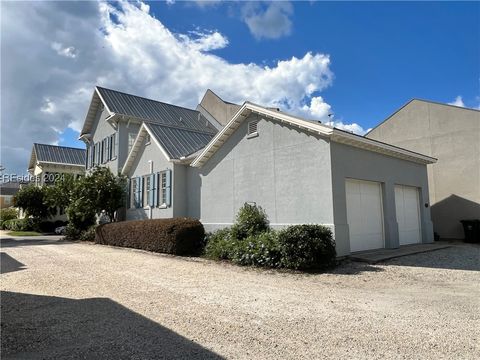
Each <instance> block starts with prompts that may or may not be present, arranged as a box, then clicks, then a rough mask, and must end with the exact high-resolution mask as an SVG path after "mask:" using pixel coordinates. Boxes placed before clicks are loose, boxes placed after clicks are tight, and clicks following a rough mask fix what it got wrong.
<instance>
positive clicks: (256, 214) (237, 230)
mask: <svg viewBox="0 0 480 360" xmlns="http://www.w3.org/2000/svg"><path fill="white" fill-rule="evenodd" d="M269 229H270V227H269V222H268V217H267V214H266V212H265V210H263V209H262V207H260V206H257V205H255V204H254V205H250V204H248V203H245V204H244V205H243V206H242V207H241V208H240V210H239V211H238V214H237V217H236V220H235V223H234V224H233V226H232V230H231V231H232V237H233V238H235V239H237V240H243V239H245V238H247V237H248V236H252V235H257V234H261V233H262V232H265V231H268V230H269Z"/></svg>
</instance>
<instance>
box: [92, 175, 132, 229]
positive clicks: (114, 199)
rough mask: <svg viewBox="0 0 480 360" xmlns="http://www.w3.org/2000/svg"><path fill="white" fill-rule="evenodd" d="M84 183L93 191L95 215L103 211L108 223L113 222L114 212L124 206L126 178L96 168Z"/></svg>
mask: <svg viewBox="0 0 480 360" xmlns="http://www.w3.org/2000/svg"><path fill="white" fill-rule="evenodd" d="M85 181H86V183H87V184H88V187H89V188H90V189H92V190H94V191H93V194H92V197H93V198H94V199H95V200H94V203H95V211H96V213H97V214H100V213H101V212H102V211H105V212H106V214H107V215H108V217H109V218H110V221H115V212H116V211H117V210H118V209H119V208H121V207H122V206H124V204H125V189H126V178H125V177H123V176H115V175H113V173H112V172H111V171H110V169H109V168H104V167H96V168H95V169H93V172H92V173H91V174H90V175H89V176H87V177H85Z"/></svg>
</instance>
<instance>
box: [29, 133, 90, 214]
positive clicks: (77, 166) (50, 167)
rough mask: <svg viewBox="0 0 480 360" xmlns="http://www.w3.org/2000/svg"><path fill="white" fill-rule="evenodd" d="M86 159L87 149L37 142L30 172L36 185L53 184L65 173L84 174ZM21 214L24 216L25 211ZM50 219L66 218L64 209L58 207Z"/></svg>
mask: <svg viewBox="0 0 480 360" xmlns="http://www.w3.org/2000/svg"><path fill="white" fill-rule="evenodd" d="M85 161H86V152H85V149H78V148H72V147H66V146H56V145H47V144H37V143H35V144H33V147H32V153H31V155H30V162H29V164H28V172H29V174H30V176H31V178H32V180H33V184H35V185H36V186H43V185H51V184H54V183H55V181H57V180H59V179H61V178H62V176H64V175H65V174H71V175H73V176H74V177H79V176H84V175H85ZM20 216H22V217H23V213H21V214H20ZM50 220H52V221H55V220H62V221H64V220H66V215H65V213H64V209H62V208H59V209H57V213H56V214H55V215H54V216H53V218H52V219H50Z"/></svg>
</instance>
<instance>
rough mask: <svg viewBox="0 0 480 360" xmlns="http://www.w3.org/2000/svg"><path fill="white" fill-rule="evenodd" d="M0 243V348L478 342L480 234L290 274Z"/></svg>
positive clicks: (89, 248)
mask: <svg viewBox="0 0 480 360" xmlns="http://www.w3.org/2000/svg"><path fill="white" fill-rule="evenodd" d="M2 243H3V244H2V249H1V251H2V272H3V274H2V275H1V290H2V299H1V300H2V309H1V315H2V339H1V340H2V341H1V342H2V358H4V359H7V358H56V359H58V358H103V359H107V358H112V359H122V358H133V359H147V358H157V359H158V358H231V359H251V358H261V359H280V358H291V359H293V358H295V359H298V358H309V359H311V358H335V359H337V358H353V359H399V358H400V359H413V358H415V359H474V358H478V354H479V353H480V345H479V344H480V317H479V314H480V300H479V299H480V290H479V284H480V269H479V267H480V264H479V263H480V247H479V246H473V245H458V246H454V247H452V248H448V249H443V250H438V251H435V252H430V253H423V254H418V255H414V256H409V257H404V258H398V259H395V260H392V261H389V262H388V263H385V264H383V265H375V266H372V265H366V264H361V263H345V264H344V265H342V266H341V267H339V268H338V269H336V270H335V271H333V272H330V273H324V274H298V273H288V272H277V271H264V270H256V269H247V268H241V267H236V266H232V265H228V264H222V263H215V262H211V261H207V260H203V259H190V258H176V257H171V256H166V255H158V254H151V253H147V252H142V251H136V250H130V249H119V248H113V247H107V246H101V245H93V244H87V243H68V242H63V241H46V242H44V241H40V240H39V239H34V240H23V241H20V240H8V239H2Z"/></svg>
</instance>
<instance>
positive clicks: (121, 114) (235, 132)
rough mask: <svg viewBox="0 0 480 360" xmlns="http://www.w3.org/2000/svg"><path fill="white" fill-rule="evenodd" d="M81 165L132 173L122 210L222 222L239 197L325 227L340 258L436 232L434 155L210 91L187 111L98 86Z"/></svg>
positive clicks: (278, 218)
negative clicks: (431, 183)
mask: <svg viewBox="0 0 480 360" xmlns="http://www.w3.org/2000/svg"><path fill="white" fill-rule="evenodd" d="M80 139H82V140H83V141H84V142H85V143H86V144H87V161H86V167H87V169H89V168H91V167H92V166H95V165H102V166H108V167H110V168H111V169H112V171H114V172H119V173H122V174H124V175H126V176H127V177H128V178H129V179H130V185H129V200H128V202H127V204H126V209H125V213H124V215H125V218H126V219H127V220H128V219H146V218H168V217H183V216H188V217H194V218H198V219H200V220H201V221H202V223H203V224H204V226H205V227H206V229H207V230H214V229H218V228H221V227H225V226H229V225H231V224H232V223H233V221H234V218H235V214H236V213H237V211H238V209H239V208H240V207H241V206H242V205H243V204H244V203H246V202H249V203H255V204H257V205H259V206H262V207H263V208H264V209H265V211H266V212H267V214H268V216H269V219H270V223H271V225H272V227H278V228H280V227H284V226H286V225H291V224H305V223H309V224H323V225H326V226H328V227H330V228H331V229H332V231H333V233H334V236H335V240H336V246H337V253H338V255H340V256H342V255H348V254H350V253H352V252H357V251H364V250H371V249H378V248H396V247H398V246H400V245H407V244H414V243H428V242H432V241H433V229H432V223H431V221H430V200H429V189H428V178H427V165H428V164H433V163H435V161H436V159H435V158H433V157H430V156H426V155H422V154H420V153H417V152H414V151H411V150H406V149H404V148H401V147H397V146H393V145H390V144H387V143H384V142H380V141H376V140H373V139H368V138H365V137H362V136H358V135H354V134H352V133H348V132H345V131H342V130H339V129H336V128H332V127H330V126H326V125H324V124H321V123H320V122H318V121H308V120H305V119H301V118H298V117H296V116H292V115H289V114H286V113H283V112H281V111H278V110H277V109H271V108H266V107H263V106H260V105H256V104H253V103H250V102H245V103H244V104H243V105H236V104H232V103H228V102H225V101H223V100H222V99H221V98H219V97H218V96H217V95H216V94H214V93H213V92H212V91H207V92H206V94H205V96H204V98H203V99H202V101H201V102H200V104H199V105H198V106H197V108H196V109H195V110H193V109H186V108H183V107H178V106H175V105H170V104H165V103H162V102H158V101H154V100H151V99H145V98H142V97H138V96H135V95H131V94H126V93H122V92H118V91H115V90H110V89H105V88H101V87H96V88H95V90H94V93H93V95H92V101H91V104H90V107H89V110H88V112H87V116H86V120H85V123H84V127H83V130H82V132H81V135H80Z"/></svg>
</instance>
